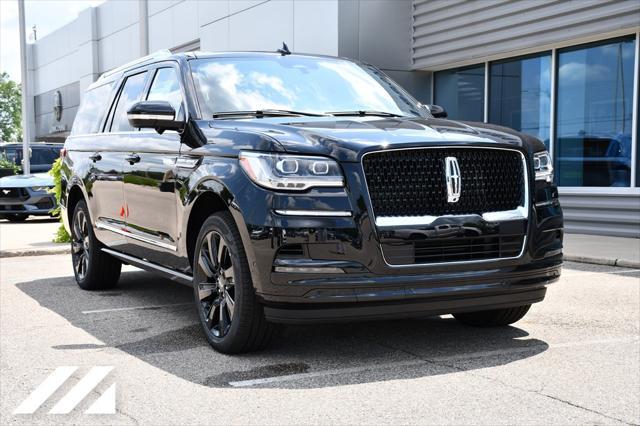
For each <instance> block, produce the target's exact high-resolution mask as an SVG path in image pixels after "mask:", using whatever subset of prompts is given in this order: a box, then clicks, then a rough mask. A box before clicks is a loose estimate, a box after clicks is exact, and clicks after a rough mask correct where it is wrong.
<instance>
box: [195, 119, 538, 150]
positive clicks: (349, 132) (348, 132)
mask: <svg viewBox="0 0 640 426" xmlns="http://www.w3.org/2000/svg"><path fill="white" fill-rule="evenodd" d="M203 130H204V133H205V136H206V137H207V139H208V141H209V143H210V144H211V143H212V144H214V145H215V144H221V143H222V144H224V143H227V144H228V143H229V139H228V138H224V139H221V138H220V137H221V135H223V134H229V132H233V133H236V136H237V133H243V134H245V135H252V136H251V137H246V138H245V140H247V139H255V138H257V137H258V136H257V135H260V136H262V138H259V139H260V140H261V147H254V148H250V147H248V146H245V147H239V148H240V149H261V150H272V151H273V150H275V151H286V152H291V153H300V154H315V155H327V156H330V157H333V158H336V159H338V160H341V161H359V160H360V157H361V156H362V154H363V153H365V152H369V151H376V150H384V149H390V148H401V147H402V148H409V147H413V146H425V145H426V146H428V145H429V144H433V145H445V144H446V145H450V146H452V145H469V144H474V145H479V146H499V147H514V148H521V149H524V150H527V151H528V150H530V149H533V150H536V151H537V150H542V149H544V145H543V144H542V143H541V142H540V141H537V139H535V138H533V137H531V136H527V135H524V134H521V133H519V132H516V131H514V130H511V129H508V128H505V127H500V126H494V125H489V124H484V123H464V122H459V121H452V120H444V119H435V118H432V119H423V118H409V119H407V118H386V117H385V118H382V117H353V118H352V117H349V118H345V117H293V118H292V117H283V118H261V119H251V120H234V121H230V120H215V121H210V122H209V128H208V129H206V130H205V129H203ZM264 138H268V139H270V140H272V141H275V143H273V145H274V146H269V144H268V143H266V142H265V139H264ZM275 145H278V146H275Z"/></svg>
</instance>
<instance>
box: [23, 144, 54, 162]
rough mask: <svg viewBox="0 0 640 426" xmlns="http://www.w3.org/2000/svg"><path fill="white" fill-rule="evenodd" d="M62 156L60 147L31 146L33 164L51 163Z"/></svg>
mask: <svg viewBox="0 0 640 426" xmlns="http://www.w3.org/2000/svg"><path fill="white" fill-rule="evenodd" d="M59 156H60V148H53V147H50V146H32V147H31V159H30V161H31V164H39V165H41V164H48V165H51V164H53V162H54V161H55V160H56V159H57V158H58V157H59Z"/></svg>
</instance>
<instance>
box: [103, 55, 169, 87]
mask: <svg viewBox="0 0 640 426" xmlns="http://www.w3.org/2000/svg"><path fill="white" fill-rule="evenodd" d="M171 55H172V53H171V51H170V50H168V49H163V50H158V51H156V52H153V53H151V54H149V55H147V56H143V57H142V58H138V59H134V60H133V61H131V62H127V63H126V64H124V65H120V66H119V67H117V68H114V69H112V70H109V71H106V72H103V73H102V74H101V75H100V77H98V80H102V79H103V78H106V77H109V76H110V75H113V74H116V73H118V72H121V71H124V70H125V69H127V68H130V67H132V66H134V65H138V64H142V63H144V62H147V61H150V60H152V59H162V58H166V57H168V56H171Z"/></svg>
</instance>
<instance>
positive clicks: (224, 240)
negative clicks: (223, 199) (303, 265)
mask: <svg viewBox="0 0 640 426" xmlns="http://www.w3.org/2000/svg"><path fill="white" fill-rule="evenodd" d="M218 253H221V255H220V256H218V255H217V254H218ZM193 270H194V281H193V283H194V285H193V289H194V298H195V305H196V311H197V314H198V319H199V321H200V325H201V326H202V331H203V332H204V335H205V337H206V339H207V341H208V342H209V344H210V345H211V346H212V347H213V348H214V349H215V350H217V351H219V352H222V353H227V354H235V353H242V352H252V351H256V350H259V349H262V348H264V347H266V346H267V344H268V343H269V341H270V340H271V337H272V335H273V332H274V327H275V326H274V325H273V324H270V323H268V322H267V321H266V320H265V318H264V312H263V309H262V305H261V304H260V303H259V301H258V299H257V297H256V295H255V291H254V288H253V281H252V279H251V271H250V270H249V263H248V261H247V256H246V254H245V251H244V247H243V245H242V240H241V238H240V233H239V232H238V229H237V227H236V225H235V222H234V221H233V218H232V216H231V214H229V213H228V212H221V213H216V214H213V215H211V216H209V218H208V219H207V220H206V221H205V222H204V224H203V225H202V228H201V229H200V233H199V234H198V239H197V242H196V249H195V251H194V259H193Z"/></svg>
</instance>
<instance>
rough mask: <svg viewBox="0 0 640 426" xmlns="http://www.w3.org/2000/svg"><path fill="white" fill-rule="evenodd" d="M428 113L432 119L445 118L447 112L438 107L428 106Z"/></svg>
mask: <svg viewBox="0 0 640 426" xmlns="http://www.w3.org/2000/svg"><path fill="white" fill-rule="evenodd" d="M429 112H430V113H431V115H433V117H434V118H447V111H446V110H445V109H444V108H443V107H441V106H440V105H429Z"/></svg>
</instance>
